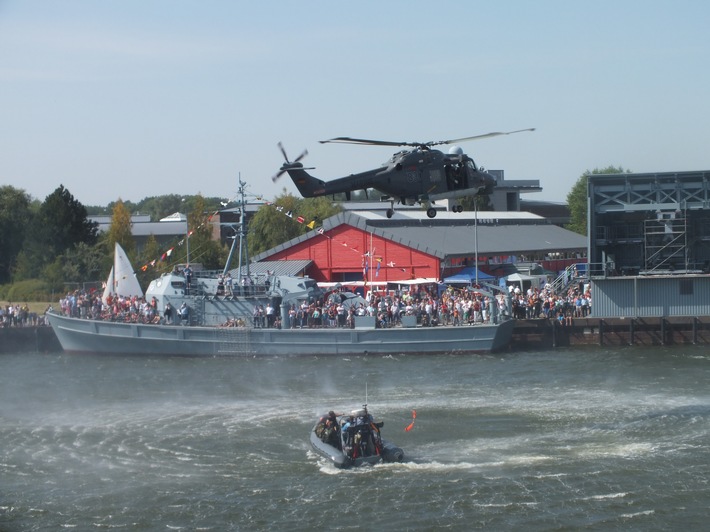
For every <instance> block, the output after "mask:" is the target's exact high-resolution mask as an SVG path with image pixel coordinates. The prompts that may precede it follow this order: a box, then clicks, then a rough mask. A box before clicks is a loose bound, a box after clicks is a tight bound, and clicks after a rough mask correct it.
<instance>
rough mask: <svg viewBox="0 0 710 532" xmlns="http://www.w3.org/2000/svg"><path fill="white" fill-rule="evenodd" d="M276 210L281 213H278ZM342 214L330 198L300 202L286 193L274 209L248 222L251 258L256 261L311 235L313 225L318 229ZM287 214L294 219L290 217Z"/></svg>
mask: <svg viewBox="0 0 710 532" xmlns="http://www.w3.org/2000/svg"><path fill="white" fill-rule="evenodd" d="M277 207H279V208H281V209H282V210H281V211H279V210H278V209H277ZM340 210H341V209H340V207H337V206H333V205H332V203H331V201H330V200H329V199H327V198H324V197H320V198H306V199H303V198H297V197H295V196H293V195H292V194H287V193H286V191H285V190H284V192H283V194H282V195H281V196H279V197H277V198H276V199H275V200H274V204H273V205H264V206H263V207H261V208H260V209H259V211H258V212H257V213H256V214H255V215H254V216H253V218H252V219H251V220H250V221H249V236H248V242H249V256H250V257H253V256H254V255H257V254H259V253H261V252H263V251H266V250H268V249H271V248H273V247H276V246H278V245H279V244H283V243H284V242H287V241H288V240H291V239H292V238H295V237H297V236H299V235H302V234H304V233H306V232H308V231H311V230H312V229H310V228H309V227H308V226H307V224H309V223H310V222H312V221H313V222H315V225H314V228H317V227H318V226H320V225H321V223H322V222H323V220H324V219H326V218H328V217H330V216H333V215H334V214H337V213H338V212H340ZM287 212H290V213H291V214H292V217H289V216H287V215H286V214H285V213H287ZM299 216H302V217H303V218H304V220H305V222H304V223H299V222H298V221H297V218H298V217H299Z"/></svg>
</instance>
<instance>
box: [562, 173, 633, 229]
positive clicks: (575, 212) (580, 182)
mask: <svg viewBox="0 0 710 532" xmlns="http://www.w3.org/2000/svg"><path fill="white" fill-rule="evenodd" d="M623 173H630V170H624V169H623V168H622V167H621V166H619V167H618V168H617V167H615V166H607V167H606V168H602V169H599V168H595V169H594V170H592V171H591V172H590V171H589V170H587V171H586V172H584V173H583V174H582V175H581V176H580V177H579V179H577V182H576V183H575V184H574V186H573V187H572V190H570V191H569V193H568V194H567V206H568V207H569V212H570V223H569V224H567V229H569V230H570V231H574V232H575V233H579V234H581V235H586V234H587V198H588V195H587V182H588V181H589V176H590V175H593V174H623Z"/></svg>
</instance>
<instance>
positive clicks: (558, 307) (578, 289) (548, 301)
mask: <svg viewBox="0 0 710 532" xmlns="http://www.w3.org/2000/svg"><path fill="white" fill-rule="evenodd" d="M512 307H513V317H515V318H516V319H538V318H543V319H555V320H557V321H558V322H560V323H561V324H562V325H572V320H573V319H574V318H585V317H587V316H588V315H589V314H590V313H591V311H592V294H591V289H590V285H589V284H588V283H572V284H571V285H569V287H568V288H567V289H566V290H565V291H564V292H563V293H561V294H557V293H556V292H555V291H554V290H552V288H551V286H550V285H546V286H544V287H543V288H542V289H538V288H532V287H531V288H528V289H527V290H526V291H524V292H523V291H521V290H520V288H512Z"/></svg>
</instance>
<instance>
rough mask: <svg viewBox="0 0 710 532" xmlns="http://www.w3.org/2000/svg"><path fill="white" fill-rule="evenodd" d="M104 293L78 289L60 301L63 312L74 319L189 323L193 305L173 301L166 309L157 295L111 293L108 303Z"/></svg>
mask: <svg viewBox="0 0 710 532" xmlns="http://www.w3.org/2000/svg"><path fill="white" fill-rule="evenodd" d="M102 295H103V294H102V293H101V292H98V291H94V292H86V291H83V290H75V291H74V292H69V293H67V295H66V296H65V297H63V298H62V299H60V300H59V307H60V310H61V313H62V314H63V315H65V316H70V317H73V318H84V319H92V320H105V321H123V322H128V323H166V324H174V323H185V322H187V321H189V308H188V307H187V305H186V304H183V305H182V306H181V307H180V308H177V309H173V308H172V306H171V305H170V303H167V304H166V305H165V308H164V309H159V308H158V303H157V301H156V300H155V298H153V299H152V300H151V301H147V300H146V299H145V298H144V297H138V296H131V297H124V296H118V295H113V294H109V295H108V296H107V297H106V301H105V302H104V301H103V299H102Z"/></svg>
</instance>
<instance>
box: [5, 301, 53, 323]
mask: <svg viewBox="0 0 710 532" xmlns="http://www.w3.org/2000/svg"><path fill="white" fill-rule="evenodd" d="M44 324H45V323H44V318H43V317H41V316H38V315H37V313H36V312H30V307H29V306H28V305H27V303H25V304H23V305H18V304H13V303H9V304H7V305H5V306H4V307H3V306H0V326H2V327H36V326H37V325H44Z"/></svg>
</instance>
